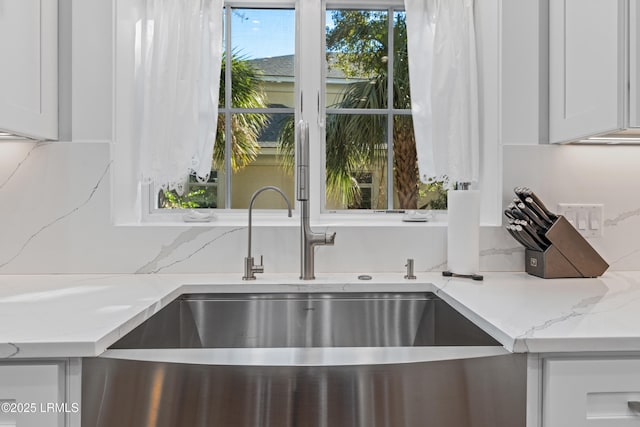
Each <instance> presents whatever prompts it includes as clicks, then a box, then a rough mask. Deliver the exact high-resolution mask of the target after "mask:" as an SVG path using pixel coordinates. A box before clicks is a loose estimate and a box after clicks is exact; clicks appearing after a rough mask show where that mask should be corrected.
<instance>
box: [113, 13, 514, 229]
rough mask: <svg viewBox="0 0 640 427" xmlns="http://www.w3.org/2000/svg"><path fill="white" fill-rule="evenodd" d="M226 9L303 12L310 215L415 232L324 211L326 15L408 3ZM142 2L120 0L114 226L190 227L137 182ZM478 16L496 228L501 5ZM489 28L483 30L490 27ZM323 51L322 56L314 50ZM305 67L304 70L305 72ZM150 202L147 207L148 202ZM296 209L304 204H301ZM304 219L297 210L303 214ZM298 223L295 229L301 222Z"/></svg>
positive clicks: (366, 214) (487, 212) (359, 214)
mask: <svg viewBox="0 0 640 427" xmlns="http://www.w3.org/2000/svg"><path fill="white" fill-rule="evenodd" d="M225 6H230V7H237V8H252V7H253V8H291V7H295V11H296V52H295V54H296V76H301V75H302V74H304V75H305V79H304V80H301V79H300V78H296V84H295V90H296V94H297V99H298V100H299V101H300V100H301V102H297V103H296V105H295V120H296V122H297V121H298V120H300V119H304V120H305V121H307V122H309V125H310V126H309V127H310V135H309V136H310V145H311V150H310V151H311V156H310V170H311V171H317V172H314V173H312V174H311V175H310V192H311V194H312V195H313V197H311V199H310V214H311V220H312V223H316V224H320V225H324V224H326V225H333V226H340V225H345V226H352V225H357V226H394V225H397V226H415V224H413V223H403V222H401V217H402V215H400V214H389V215H388V214H382V215H380V214H378V215H375V214H374V211H363V210H354V211H349V212H346V211H341V212H340V213H323V212H322V208H323V205H324V200H325V188H324V187H325V186H324V175H325V174H324V157H325V154H324V133H323V132H324V131H323V127H322V125H323V120H324V114H325V99H324V86H325V76H324V73H325V66H324V52H325V33H324V28H325V27H324V23H325V16H326V14H325V11H326V9H327V8H328V9H337V8H361V9H362V8H367V9H388V8H389V7H393V8H398V9H402V8H403V1H402V0H366V1H365V0H328V1H326V0H293V1H291V0H230V1H227V2H225ZM140 7H141V0H115V2H114V44H113V46H114V53H113V54H114V61H113V62H114V70H113V75H114V102H113V106H114V111H113V113H114V115H113V117H114V130H113V134H114V143H113V144H112V159H113V161H114V173H113V174H112V206H113V210H112V219H113V222H114V223H115V224H121V225H140V224H157V223H170V224H172V225H180V224H185V225H188V226H193V225H194V223H185V222H183V219H182V216H183V215H182V213H183V212H169V213H164V212H163V213H153V214H149V213H148V212H149V205H147V206H145V204H146V203H149V201H150V200H151V197H150V195H149V189H148V187H147V186H141V185H140V184H139V182H138V180H137V172H136V170H137V168H136V160H137V158H138V154H137V152H136V150H137V143H136V132H137V130H136V124H135V123H133V119H132V118H133V117H134V116H135V115H134V109H135V102H134V100H135V87H136V85H135V81H134V76H133V73H132V71H133V70H134V69H135V66H136V64H135V58H133V57H132V55H131V52H130V51H131V43H133V42H134V39H135V37H134V31H133V30H132V22H135V17H136V14H138V13H139V10H140ZM476 16H477V17H479V18H480V20H481V22H480V23H478V24H477V25H476V29H477V31H479V32H481V33H479V34H478V37H477V40H478V41H477V45H478V58H479V59H478V60H479V64H478V69H479V73H480V76H479V88H480V98H481V101H480V102H481V106H480V111H481V117H480V121H481V141H482V144H483V146H482V148H481V182H482V188H481V195H482V196H481V198H482V200H481V223H482V224H483V225H489V226H496V225H500V223H501V219H500V218H501V210H502V145H501V142H500V115H501V114H500V84H499V82H500V68H501V64H500V59H501V57H500V49H501V45H500V19H499V17H500V0H478V2H477V4H476ZM483 22H484V24H483ZM300 28H307V29H308V28H318V31H314V32H312V31H300ZM314 46H317V47H318V49H320V51H317V50H316V49H314V48H313V47H314ZM302 64H305V69H304V71H303V70H302V69H301V67H302ZM145 201H146V202H145ZM291 202H292V204H294V205H297V204H296V203H295V201H294V200H292V201H291ZM213 212H214V213H215V216H216V220H215V221H213V222H209V223H206V225H209V226H234V225H244V224H246V218H247V214H246V210H244V209H215V210H213ZM254 214H255V215H256V216H260V217H262V218H263V219H264V221H261V222H263V223H265V224H270V225H273V224H281V225H283V226H291V225H292V223H294V222H292V221H291V220H290V219H287V218H286V216H283V215H282V213H281V212H280V210H256V211H255V212H254ZM296 215H297V212H296ZM294 225H295V224H294ZM429 225H432V226H446V213H438V214H437V215H435V216H434V218H433V219H432V220H431V221H430V223H429Z"/></svg>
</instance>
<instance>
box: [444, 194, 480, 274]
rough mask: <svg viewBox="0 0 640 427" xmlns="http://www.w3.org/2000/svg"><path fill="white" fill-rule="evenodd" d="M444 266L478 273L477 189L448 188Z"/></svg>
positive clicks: (478, 204) (461, 272) (478, 208)
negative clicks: (447, 221) (445, 259)
mask: <svg viewBox="0 0 640 427" xmlns="http://www.w3.org/2000/svg"><path fill="white" fill-rule="evenodd" d="M447 209H448V211H449V227H448V232H447V266H448V270H449V271H450V272H451V273H454V274H477V273H478V272H479V270H480V192H479V191H478V190H449V192H448V195H447Z"/></svg>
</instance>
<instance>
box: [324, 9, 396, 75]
mask: <svg viewBox="0 0 640 427" xmlns="http://www.w3.org/2000/svg"><path fill="white" fill-rule="evenodd" d="M331 17H332V19H333V22H334V23H335V26H334V27H333V28H330V29H329V30H328V32H327V50H329V51H330V52H332V53H334V54H335V58H336V65H337V66H338V68H340V69H341V70H342V71H343V72H344V73H345V75H346V76H347V77H376V76H381V75H386V74H387V61H388V57H387V44H388V43H387V35H388V24H387V13H386V12H380V11H362V10H334V11H332V12H331Z"/></svg>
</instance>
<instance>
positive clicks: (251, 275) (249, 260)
mask: <svg viewBox="0 0 640 427" xmlns="http://www.w3.org/2000/svg"><path fill="white" fill-rule="evenodd" d="M267 190H273V191H275V192H276V193H279V194H280V195H281V196H282V198H283V199H284V201H285V202H286V203H287V209H288V211H289V213H288V215H287V216H288V217H289V218H291V203H290V202H289V198H288V197H287V196H286V195H285V194H284V192H283V191H282V190H281V189H279V188H278V187H274V186H271V185H268V186H266V187H262V188H260V189H258V190H257V191H256V192H255V193H253V196H251V201H250V202H249V227H248V232H247V235H248V243H247V256H246V257H245V259H244V276H242V280H255V279H256V275H255V274H256V273H262V272H264V265H263V264H262V255H260V264H258V265H256V264H254V262H253V256H251V229H252V226H251V216H252V215H251V213H252V212H253V202H255V200H256V197H258V195H259V194H260V193H262V192H264V191H267Z"/></svg>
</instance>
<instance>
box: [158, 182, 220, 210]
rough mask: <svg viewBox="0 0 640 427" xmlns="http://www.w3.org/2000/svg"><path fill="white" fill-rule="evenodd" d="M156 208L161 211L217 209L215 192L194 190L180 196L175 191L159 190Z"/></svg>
mask: <svg viewBox="0 0 640 427" xmlns="http://www.w3.org/2000/svg"><path fill="white" fill-rule="evenodd" d="M158 199H159V200H158V207H160V208H163V209H196V208H215V207H217V201H216V194H215V192H211V191H207V190H206V189H205V188H202V187H200V188H195V189H192V190H191V191H189V192H188V193H187V194H183V195H182V196H180V195H179V194H178V193H177V192H176V191H175V190H161V191H160V193H159V194H158Z"/></svg>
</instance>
